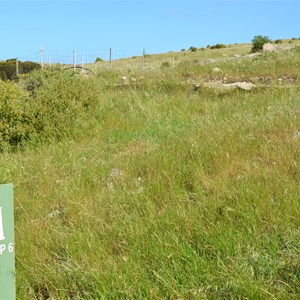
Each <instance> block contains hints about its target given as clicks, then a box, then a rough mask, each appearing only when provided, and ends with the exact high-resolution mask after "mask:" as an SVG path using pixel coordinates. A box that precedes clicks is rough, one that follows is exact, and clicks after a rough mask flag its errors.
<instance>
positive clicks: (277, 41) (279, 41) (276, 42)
mask: <svg viewBox="0 0 300 300" xmlns="http://www.w3.org/2000/svg"><path fill="white" fill-rule="evenodd" d="M275 44H283V40H281V39H279V40H276V41H275Z"/></svg>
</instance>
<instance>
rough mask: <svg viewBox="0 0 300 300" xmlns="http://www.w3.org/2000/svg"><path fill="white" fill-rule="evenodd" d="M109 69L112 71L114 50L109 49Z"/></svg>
mask: <svg viewBox="0 0 300 300" xmlns="http://www.w3.org/2000/svg"><path fill="white" fill-rule="evenodd" d="M109 69H110V70H112V49H111V48H109Z"/></svg>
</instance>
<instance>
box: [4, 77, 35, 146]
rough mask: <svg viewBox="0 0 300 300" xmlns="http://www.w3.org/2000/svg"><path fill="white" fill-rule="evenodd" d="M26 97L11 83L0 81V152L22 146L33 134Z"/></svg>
mask: <svg viewBox="0 0 300 300" xmlns="http://www.w3.org/2000/svg"><path fill="white" fill-rule="evenodd" d="M27 101H28V95H27V93H26V92H25V91H23V90H22V89H21V88H20V87H18V86H17V85H16V84H15V83H13V82H4V81H0V152H3V151H4V150H7V149H11V148H17V147H19V146H22V145H23V144H24V142H25V141H27V140H29V139H30V135H31V134H32V133H33V132H34V128H33V124H32V123H31V121H30V116H29V115H28V110H27Z"/></svg>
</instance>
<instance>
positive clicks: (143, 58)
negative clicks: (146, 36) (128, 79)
mask: <svg viewBox="0 0 300 300" xmlns="http://www.w3.org/2000/svg"><path fill="white" fill-rule="evenodd" d="M144 73H145V49H143V55H142V76H144Z"/></svg>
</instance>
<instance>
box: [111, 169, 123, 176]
mask: <svg viewBox="0 0 300 300" xmlns="http://www.w3.org/2000/svg"><path fill="white" fill-rule="evenodd" d="M124 175H125V172H124V171H122V170H120V169H117V168H115V169H112V171H111V172H110V175H109V176H110V177H112V178H120V177H124Z"/></svg>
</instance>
